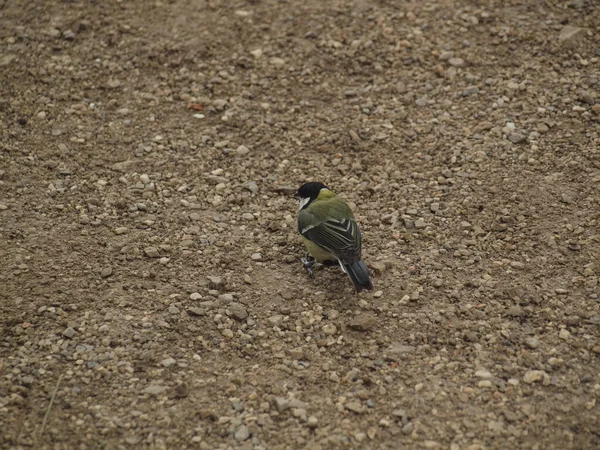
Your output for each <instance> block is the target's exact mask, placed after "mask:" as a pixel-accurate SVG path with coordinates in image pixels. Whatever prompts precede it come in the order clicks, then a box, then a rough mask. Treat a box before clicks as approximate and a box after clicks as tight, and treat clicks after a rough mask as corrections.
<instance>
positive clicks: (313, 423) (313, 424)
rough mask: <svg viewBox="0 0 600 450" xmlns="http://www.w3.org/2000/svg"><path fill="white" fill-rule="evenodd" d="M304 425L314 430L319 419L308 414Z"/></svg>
mask: <svg viewBox="0 0 600 450" xmlns="http://www.w3.org/2000/svg"><path fill="white" fill-rule="evenodd" d="M306 426H307V427H308V428H310V429H313V430H314V429H315V428H317V427H318V426H319V419H317V418H316V417H315V416H310V417H309V418H308V420H307V421H306Z"/></svg>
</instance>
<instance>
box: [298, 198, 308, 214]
mask: <svg viewBox="0 0 600 450" xmlns="http://www.w3.org/2000/svg"><path fill="white" fill-rule="evenodd" d="M308 202H310V197H306V198H301V199H300V205H299V206H298V211H300V210H301V209H302V208H304V207H305V206H306V205H308Z"/></svg>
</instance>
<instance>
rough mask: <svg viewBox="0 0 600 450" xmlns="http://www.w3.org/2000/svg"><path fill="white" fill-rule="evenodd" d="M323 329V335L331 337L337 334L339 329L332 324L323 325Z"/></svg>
mask: <svg viewBox="0 0 600 450" xmlns="http://www.w3.org/2000/svg"><path fill="white" fill-rule="evenodd" d="M321 329H322V330H323V333H325V334H327V335H330V336H331V335H333V334H335V333H336V332H337V327H336V326H335V325H334V324H332V323H328V324H325V325H323V328H321Z"/></svg>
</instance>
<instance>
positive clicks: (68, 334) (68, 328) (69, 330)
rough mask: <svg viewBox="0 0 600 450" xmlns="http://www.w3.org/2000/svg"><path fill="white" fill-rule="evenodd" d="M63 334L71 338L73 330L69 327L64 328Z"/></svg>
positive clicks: (73, 333) (73, 334)
mask: <svg viewBox="0 0 600 450" xmlns="http://www.w3.org/2000/svg"><path fill="white" fill-rule="evenodd" d="M62 334H63V336H64V337H66V338H67V339H73V337H74V336H75V330H74V329H73V328H71V327H67V328H65V331H63V332H62Z"/></svg>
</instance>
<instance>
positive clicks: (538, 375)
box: [523, 370, 548, 384]
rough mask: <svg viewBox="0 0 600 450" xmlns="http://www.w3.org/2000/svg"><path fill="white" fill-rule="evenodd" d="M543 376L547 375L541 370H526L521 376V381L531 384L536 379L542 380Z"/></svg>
mask: <svg viewBox="0 0 600 450" xmlns="http://www.w3.org/2000/svg"><path fill="white" fill-rule="evenodd" d="M545 377H548V374H547V373H546V372H544V371H543V370H530V371H528V372H526V373H525V375H524V376H523V382H524V383H527V384H532V383H535V382H536V381H541V380H543V379H544V378H545Z"/></svg>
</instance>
